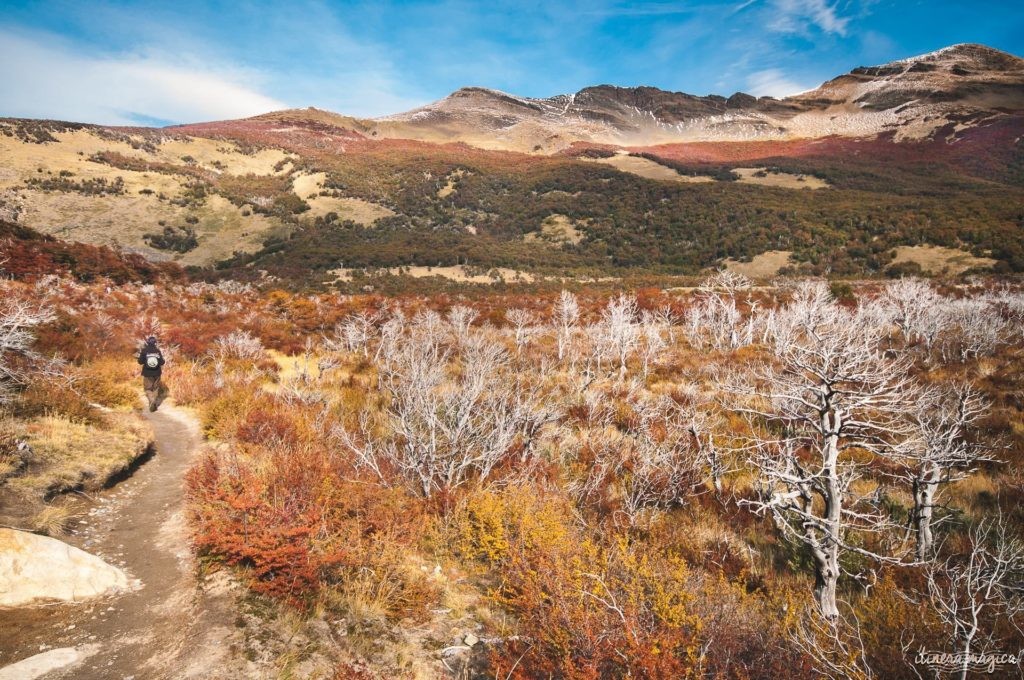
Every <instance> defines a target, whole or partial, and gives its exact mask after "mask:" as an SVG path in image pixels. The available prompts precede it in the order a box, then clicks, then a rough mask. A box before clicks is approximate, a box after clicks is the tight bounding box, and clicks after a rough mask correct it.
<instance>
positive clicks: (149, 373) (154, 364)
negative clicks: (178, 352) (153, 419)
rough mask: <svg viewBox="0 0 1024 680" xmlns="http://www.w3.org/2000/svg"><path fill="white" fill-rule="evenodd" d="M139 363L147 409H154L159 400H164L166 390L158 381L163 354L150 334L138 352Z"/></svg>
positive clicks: (158, 404) (157, 405)
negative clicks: (147, 402) (147, 403)
mask: <svg viewBox="0 0 1024 680" xmlns="http://www.w3.org/2000/svg"><path fill="white" fill-rule="evenodd" d="M139 364H140V365H141V366H142V389H144V390H145V391H146V399H147V400H148V401H149V410H150V411H151V412H152V411H156V409H157V407H159V406H160V402H162V401H163V400H164V396H165V395H166V390H164V384H163V382H161V381H160V373H161V372H162V367H163V365H164V355H163V353H161V352H160V348H159V347H157V346H156V338H154V337H153V336H152V335H151V336H149V337H148V338H146V344H145V346H144V347H143V348H142V351H141V352H139Z"/></svg>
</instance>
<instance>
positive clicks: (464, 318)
mask: <svg viewBox="0 0 1024 680" xmlns="http://www.w3.org/2000/svg"><path fill="white" fill-rule="evenodd" d="M477 316H479V314H477V311H476V310H475V309H473V308H472V307H466V306H465V305H455V306H454V307H452V308H451V309H449V310H448V324H449V325H450V326H451V328H452V333H453V334H454V335H455V338H456V339H457V340H458V341H459V342H463V341H464V340H466V338H468V337H469V328H470V326H472V325H473V322H474V321H476V318H477Z"/></svg>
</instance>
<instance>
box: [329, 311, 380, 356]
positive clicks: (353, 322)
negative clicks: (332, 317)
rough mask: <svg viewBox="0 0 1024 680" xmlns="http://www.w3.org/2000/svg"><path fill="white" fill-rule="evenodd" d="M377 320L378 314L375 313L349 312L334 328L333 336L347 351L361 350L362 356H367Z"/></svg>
mask: <svg viewBox="0 0 1024 680" xmlns="http://www.w3.org/2000/svg"><path fill="white" fill-rule="evenodd" d="M377 321H379V316H378V315H377V314H376V313H368V312H365V311H364V312H359V313H358V314H350V315H348V316H347V317H345V318H344V319H343V320H342V322H341V323H340V324H338V326H337V328H335V329H334V335H335V338H337V342H339V343H341V344H342V345H344V347H345V349H346V350H347V351H349V352H362V355H363V356H364V357H369V355H370V341H371V340H372V339H373V337H374V335H375V333H376V326H375V324H376V323H377Z"/></svg>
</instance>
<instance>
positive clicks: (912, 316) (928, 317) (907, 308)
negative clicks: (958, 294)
mask: <svg viewBox="0 0 1024 680" xmlns="http://www.w3.org/2000/svg"><path fill="white" fill-rule="evenodd" d="M881 302H882V304H884V305H887V306H888V307H889V308H890V309H891V314H892V321H893V323H894V324H896V326H897V327H898V328H899V329H900V332H901V333H902V334H903V338H904V340H905V341H906V342H907V343H914V342H921V343H923V344H924V347H925V350H926V351H931V348H932V345H934V343H935V340H936V338H938V336H939V333H941V332H942V330H943V329H944V328H945V327H946V325H947V324H948V319H949V315H948V313H947V310H946V306H945V303H946V299H945V298H943V297H942V296H941V295H939V294H938V292H936V290H935V288H934V287H933V286H932V285H931V283H929V282H927V281H923V280H921V279H914V278H904V279H899V280H897V281H892V282H890V283H889V284H888V285H887V286H886V288H885V292H884V293H883V294H882V298H881Z"/></svg>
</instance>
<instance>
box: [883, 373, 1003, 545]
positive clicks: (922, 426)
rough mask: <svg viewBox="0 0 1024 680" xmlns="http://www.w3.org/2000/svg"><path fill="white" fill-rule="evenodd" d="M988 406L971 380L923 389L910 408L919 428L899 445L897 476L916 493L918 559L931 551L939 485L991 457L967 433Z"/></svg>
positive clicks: (958, 477)
mask: <svg viewBox="0 0 1024 680" xmlns="http://www.w3.org/2000/svg"><path fill="white" fill-rule="evenodd" d="M987 410H988V404H987V403H986V401H985V400H984V399H983V398H982V397H981V395H980V394H979V393H978V392H977V390H975V389H974V388H972V387H970V386H969V385H952V386H948V387H945V388H943V389H936V390H932V391H930V392H928V393H922V394H921V395H920V396H919V398H918V399H917V401H916V403H915V404H914V405H913V406H912V407H911V408H910V409H909V410H908V413H909V415H910V417H911V420H912V422H913V424H914V427H915V430H916V432H915V433H914V436H912V437H911V438H909V439H908V440H907V441H905V442H904V443H903V444H902V445H901V446H900V447H899V448H898V450H897V454H896V456H895V460H896V461H897V464H898V466H899V468H898V469H899V472H898V473H897V476H898V477H899V478H900V479H901V480H902V481H904V482H906V483H908V485H909V486H910V488H911V490H912V491H913V494H914V508H913V511H912V515H911V521H912V523H913V527H914V530H915V532H916V535H917V559H918V560H920V561H924V560H927V559H930V558H931V557H932V553H933V550H934V546H935V538H934V534H933V528H934V516H935V507H936V506H937V505H938V494H939V488H940V485H942V484H946V483H949V482H954V481H957V480H959V479H963V478H964V477H966V476H967V475H968V474H970V473H971V472H972V471H973V466H975V465H976V464H978V463H979V462H982V461H984V460H991V458H990V457H988V456H986V455H985V453H984V451H983V449H982V448H981V447H980V446H978V445H976V444H973V443H971V442H970V441H969V440H968V439H967V436H966V435H967V434H968V429H969V428H970V427H971V426H972V425H973V424H974V423H975V422H976V421H977V420H978V418H980V417H981V416H982V415H984V414H985V412H986V411H987Z"/></svg>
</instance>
